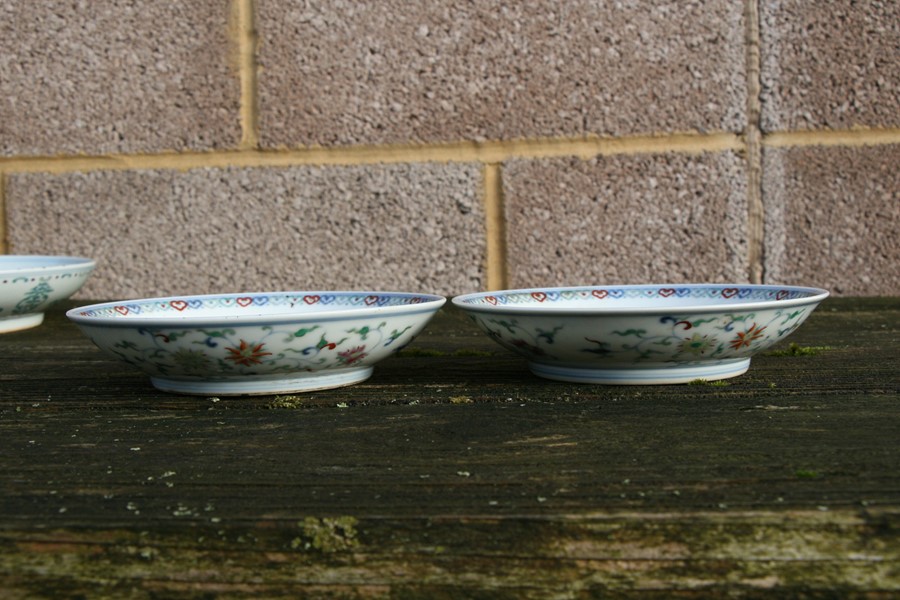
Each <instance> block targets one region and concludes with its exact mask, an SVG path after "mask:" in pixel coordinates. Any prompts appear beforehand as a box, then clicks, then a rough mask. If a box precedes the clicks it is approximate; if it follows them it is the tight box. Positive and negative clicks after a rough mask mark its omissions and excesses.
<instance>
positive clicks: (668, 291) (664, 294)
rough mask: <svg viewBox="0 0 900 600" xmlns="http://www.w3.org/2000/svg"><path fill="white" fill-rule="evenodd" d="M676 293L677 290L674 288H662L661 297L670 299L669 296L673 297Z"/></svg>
mask: <svg viewBox="0 0 900 600" xmlns="http://www.w3.org/2000/svg"><path fill="white" fill-rule="evenodd" d="M674 293H675V290H674V289H672V288H662V289H661V290H659V295H660V296H662V297H663V298H668V297H669V296H671V295H672V294H674Z"/></svg>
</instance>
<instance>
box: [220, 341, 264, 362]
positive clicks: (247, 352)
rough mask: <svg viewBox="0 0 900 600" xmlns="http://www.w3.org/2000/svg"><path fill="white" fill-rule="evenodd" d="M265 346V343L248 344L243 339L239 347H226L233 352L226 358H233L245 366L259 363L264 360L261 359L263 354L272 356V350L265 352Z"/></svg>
mask: <svg viewBox="0 0 900 600" xmlns="http://www.w3.org/2000/svg"><path fill="white" fill-rule="evenodd" d="M263 346H265V344H256V345H255V346H254V345H253V344H248V343H247V342H245V341H244V340H241V345H240V347H238V348H226V350H228V351H229V352H231V355H230V356H226V357H225V360H233V361H234V362H235V363H236V364H239V365H244V366H245V367H249V366H251V365H258V364H260V363H261V362H262V361H261V360H260V358H261V357H263V356H271V355H272V353H271V352H263V351H262V349H263Z"/></svg>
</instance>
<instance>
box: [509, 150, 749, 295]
mask: <svg viewBox="0 0 900 600" xmlns="http://www.w3.org/2000/svg"><path fill="white" fill-rule="evenodd" d="M503 181H504V189H505V205H506V213H507V219H508V232H507V233H508V247H509V269H510V280H511V284H512V286H513V287H530V286H550V285H584V284H606V283H620V284H632V283H634V284H637V283H667V282H673V283H679V282H689V281H696V282H707V281H708V282H731V281H735V282H744V281H747V278H748V272H747V225H746V222H747V202H746V197H747V186H746V172H745V170H744V165H743V163H742V161H741V159H740V158H739V157H738V156H737V155H735V154H734V153H730V152H729V153H722V154H703V155H698V156H689V155H674V154H667V155H642V156H616V157H611V158H596V159H593V160H589V161H581V160H578V159H551V160H531V161H528V160H516V161H510V162H509V163H507V164H505V165H504V169H503Z"/></svg>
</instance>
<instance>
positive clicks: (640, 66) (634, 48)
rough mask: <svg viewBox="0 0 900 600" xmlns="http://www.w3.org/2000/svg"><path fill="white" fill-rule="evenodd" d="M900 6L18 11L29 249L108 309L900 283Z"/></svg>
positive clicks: (10, 172) (2, 69)
mask: <svg viewBox="0 0 900 600" xmlns="http://www.w3.org/2000/svg"><path fill="white" fill-rule="evenodd" d="M898 64H900V3H896V2H883V1H878V0H859V1H851V0H834V1H832V2H827V3H811V2H808V1H806V0H739V1H738V0H705V1H700V0H696V1H691V0H678V1H675V0H670V1H667V0H629V1H624V0H622V1H614V0H568V1H566V2H558V1H556V0H522V1H521V2H502V1H500V0H466V1H462V0H428V1H425V2H422V1H419V0H382V1H379V2H359V1H356V0H215V1H213V0H190V1H187V0H176V1H173V2H165V3H162V2H154V1H152V0H91V1H90V2H88V1H82V2H74V1H62V0H31V1H27V2H26V1H25V0H0V86H2V93H0V209H2V210H0V252H2V253H15V254H36V253H40V254H76V255H86V256H91V257H94V258H96V259H97V260H98V262H99V268H98V270H97V271H96V273H95V275H94V276H93V277H92V278H91V280H89V283H88V284H87V285H86V286H85V288H84V289H83V290H82V292H81V293H80V296H81V297H83V298H110V299H113V298H116V299H118V298H133V297H143V296H153V295H170V294H192V293H210V292H220V291H221V292H232V291H255V290H260V291H261V290H273V289H298V290H299V289H393V290H416V291H432V292H437V293H443V294H448V295H450V294H456V293H462V292H467V291H476V290H480V289H499V288H506V287H526V286H532V285H579V284H600V283H602V284H613V283H649V282H687V281H716V282H726V281H727V282H766V283H785V284H801V285H816V286H822V287H826V288H828V289H830V290H832V291H833V292H834V293H835V294H837V295H886V294H898V293H900V243H898V241H897V240H898V236H897V233H896V232H897V231H898V230H900V174H898V173H900V69H898V68H897V65H898Z"/></svg>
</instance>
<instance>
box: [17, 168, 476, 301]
mask: <svg viewBox="0 0 900 600" xmlns="http://www.w3.org/2000/svg"><path fill="white" fill-rule="evenodd" d="M482 178H483V175H482V172H481V168H480V166H479V165H474V164H452V165H444V164H420V165H370V166H365V167H349V166H348V167H294V168H285V169H278V168H273V169H197V170H192V171H187V172H177V171H162V170H159V171H95V172H90V173H70V174H64V175H48V174H40V173H36V174H20V175H12V176H10V177H9V179H8V189H7V195H6V200H7V204H8V213H9V214H8V225H9V238H10V242H11V246H12V247H11V251H12V253H19V254H25V253H49V254H56V253H62V254H76V255H84V256H89V257H93V258H95V259H97V261H98V268H97V270H96V272H95V273H94V275H93V276H92V278H91V279H90V280H89V281H88V283H87V284H86V285H85V287H84V288H83V289H82V291H81V293H80V297H83V298H112V299H119V298H123V299H124V298H134V297H147V296H157V295H172V294H177V295H182V294H200V293H217V292H238V291H273V290H309V289H331V290H335V289H380V290H401V291H407V290H408V291H422V292H435V293H444V294H450V293H456V292H461V291H468V290H472V289H478V288H480V287H481V284H482V280H483V278H484V273H483V271H484V262H485V255H484V252H485V251H484V248H485V241H484V209H483V206H482V199H481V190H482V186H483V182H482Z"/></svg>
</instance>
